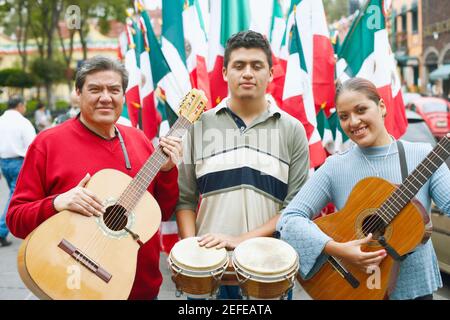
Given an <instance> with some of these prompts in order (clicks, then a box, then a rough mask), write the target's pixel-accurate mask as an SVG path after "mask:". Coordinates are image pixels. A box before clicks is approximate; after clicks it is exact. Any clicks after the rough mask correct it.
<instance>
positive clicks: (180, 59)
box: [161, 0, 192, 110]
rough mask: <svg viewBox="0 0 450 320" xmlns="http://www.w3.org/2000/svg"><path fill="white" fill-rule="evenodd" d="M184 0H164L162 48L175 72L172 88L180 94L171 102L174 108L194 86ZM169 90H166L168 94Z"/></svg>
mask: <svg viewBox="0 0 450 320" xmlns="http://www.w3.org/2000/svg"><path fill="white" fill-rule="evenodd" d="M184 3H185V1H184V0H162V21H163V24H162V31H161V49H162V52H163V55H164V58H165V60H166V62H167V65H168V66H169V69H170V70H171V72H172V74H173V76H174V77H173V80H175V82H174V83H173V84H174V85H176V86H177V88H172V89H175V90H176V91H177V93H178V94H179V95H180V97H179V99H178V101H172V102H169V104H170V105H171V107H172V108H174V109H176V110H177V109H178V103H179V102H180V101H181V98H183V96H184V95H185V94H186V93H188V92H189V90H190V89H191V88H192V86H191V82H190V78H189V72H188V69H187V65H186V51H185V42H184V39H185V34H184V31H183V19H182V18H181V17H182V14H183V7H184ZM168 94H169V91H168V90H166V95H168Z"/></svg>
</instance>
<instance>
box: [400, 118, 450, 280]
mask: <svg viewBox="0 0 450 320" xmlns="http://www.w3.org/2000/svg"><path fill="white" fill-rule="evenodd" d="M406 118H407V119H408V128H407V130H406V133H405V134H404V135H403V136H402V137H401V139H403V140H406V141H411V142H426V143H429V144H430V145H431V146H433V147H434V146H435V145H436V139H435V138H434V137H433V134H432V133H431V130H430V128H428V126H427V124H426V123H425V120H424V119H423V118H422V117H421V116H420V115H419V114H417V113H416V112H413V111H410V110H406ZM446 164H447V166H448V167H449V169H450V158H448V159H447V161H446ZM431 221H432V222H433V233H432V235H431V240H432V241H433V246H434V249H435V251H436V255H437V258H438V261H439V268H440V270H441V271H442V272H445V273H447V274H450V250H449V248H450V217H449V216H447V215H444V214H443V213H442V212H440V211H439V209H438V208H437V207H436V206H435V205H434V204H433V206H432V209H431Z"/></svg>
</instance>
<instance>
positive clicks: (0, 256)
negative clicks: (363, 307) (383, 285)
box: [0, 177, 450, 300]
mask: <svg viewBox="0 0 450 320" xmlns="http://www.w3.org/2000/svg"><path fill="white" fill-rule="evenodd" d="M8 194H9V190H8V188H7V186H6V183H5V179H4V178H3V177H2V178H1V179H0V214H1V213H2V212H3V208H4V207H5V205H6V200H7V197H8ZM8 239H9V240H11V241H12V242H13V244H12V245H11V246H9V247H5V248H2V247H0V300H36V299H37V298H36V297H35V296H34V295H33V294H32V293H31V292H30V291H29V290H28V289H27V288H26V287H25V285H24V284H23V283H22V281H21V279H20V276H19V273H18V272H17V260H16V259H17V252H18V250H19V246H20V244H21V242H22V240H21V239H18V238H14V237H13V236H12V235H10V236H9V237H8ZM160 270H161V272H162V274H163V283H162V286H161V288H160V292H159V295H158V299H160V300H185V299H186V297H185V296H181V297H176V295H175V286H174V284H173V282H172V280H171V278H170V271H169V268H168V265H167V255H166V254H165V253H161V259H160ZM443 280H444V288H441V289H440V290H439V291H438V292H437V293H436V294H435V299H439V300H449V299H450V277H449V276H447V275H444V278H443ZM293 299H294V300H310V297H309V296H308V295H307V294H306V292H305V291H304V290H303V289H302V288H301V286H300V285H299V284H298V282H296V283H295V287H294V292H293Z"/></svg>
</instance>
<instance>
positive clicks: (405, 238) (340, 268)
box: [297, 136, 450, 300]
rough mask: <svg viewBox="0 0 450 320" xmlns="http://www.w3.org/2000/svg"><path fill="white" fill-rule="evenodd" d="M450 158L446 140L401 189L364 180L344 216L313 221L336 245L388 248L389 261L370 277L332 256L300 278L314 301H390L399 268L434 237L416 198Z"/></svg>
mask: <svg viewBox="0 0 450 320" xmlns="http://www.w3.org/2000/svg"><path fill="white" fill-rule="evenodd" d="M449 154H450V139H449V136H447V137H444V138H442V139H441V141H440V142H439V144H438V145H437V146H436V147H435V148H434V149H433V151H431V153H430V154H429V155H428V156H427V157H426V158H425V159H424V160H423V161H422V162H421V163H420V164H419V165H418V166H417V168H416V169H415V170H414V171H413V172H412V173H411V174H410V175H409V176H408V177H407V178H406V179H405V181H404V182H403V183H402V184H401V185H400V186H396V185H394V184H392V183H390V182H388V181H386V180H384V179H381V178H375V177H369V178H365V179H363V180H361V181H360V182H358V183H357V184H356V185H355V187H354V188H353V190H352V192H351V193H350V196H349V198H348V200H347V202H346V204H345V206H344V207H343V208H342V210H340V211H339V212H336V213H334V214H330V215H328V216H324V217H321V218H318V219H316V220H314V222H315V223H316V224H317V225H318V227H319V228H320V229H321V230H322V231H323V232H324V233H326V234H327V235H328V236H330V237H331V238H332V239H333V240H335V241H337V242H347V241H351V240H355V239H361V238H364V237H366V236H367V235H368V234H369V233H372V234H373V238H372V239H373V240H372V241H370V242H369V243H368V244H367V245H364V246H362V247H361V250H362V251H365V252H372V251H377V250H380V249H383V248H384V249H385V250H386V252H387V256H386V257H385V258H384V259H383V260H382V262H381V264H380V265H379V268H378V269H377V268H375V269H373V270H369V271H368V272H363V271H361V270H360V269H358V268H356V267H354V266H352V265H350V264H346V263H345V262H343V261H339V260H338V259H337V258H334V257H331V256H330V257H329V258H328V260H327V261H326V262H325V264H324V265H323V266H322V267H321V268H320V269H319V271H318V272H317V273H315V274H314V275H313V276H312V277H311V278H309V279H308V280H304V279H303V278H302V277H301V276H300V275H298V276H297V279H298V281H299V282H300V284H301V285H302V287H303V288H304V289H305V291H306V292H307V293H308V294H309V295H310V296H311V297H312V298H313V299H323V300H343V299H349V300H358V299H364V300H369V299H370V300H372V299H385V298H387V297H388V296H389V294H390V293H391V292H392V291H393V289H394V287H395V283H396V278H397V273H398V267H399V263H400V262H401V261H402V260H403V259H404V257H405V255H407V254H408V253H410V252H412V251H414V249H415V248H416V247H417V246H418V245H419V244H421V243H425V242H426V241H427V240H428V239H429V237H430V236H431V224H429V221H430V217H429V215H428V214H427V212H426V210H425V209H424V208H423V206H422V205H421V204H420V203H419V201H417V200H416V199H415V198H414V196H415V195H416V194H417V192H418V191H419V190H420V188H421V187H422V186H423V185H424V184H425V183H426V182H427V181H428V179H429V178H430V177H431V175H432V174H433V172H435V171H436V170H437V169H438V168H439V167H440V166H441V165H442V163H444V162H445V160H446V159H447V158H448V157H449ZM300 263H301V261H300Z"/></svg>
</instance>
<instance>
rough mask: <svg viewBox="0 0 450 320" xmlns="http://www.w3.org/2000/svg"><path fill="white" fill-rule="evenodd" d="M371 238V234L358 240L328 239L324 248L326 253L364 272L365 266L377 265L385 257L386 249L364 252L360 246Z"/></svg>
mask: <svg viewBox="0 0 450 320" xmlns="http://www.w3.org/2000/svg"><path fill="white" fill-rule="evenodd" d="M370 240H372V234H369V235H368V236H367V237H365V238H363V239H359V240H353V241H348V242H336V241H334V240H331V241H329V242H328V243H327V244H326V245H325V248H324V251H325V253H326V254H328V255H330V256H333V257H336V258H340V259H342V260H344V261H345V262H347V263H350V264H352V265H354V266H355V267H357V268H359V269H360V270H361V271H363V272H366V270H367V268H369V267H372V266H378V265H379V264H380V263H381V261H382V260H383V259H384V258H385V257H386V250H384V249H382V250H378V251H373V252H364V251H362V250H361V246H362V245H365V244H367V243H369V242H370Z"/></svg>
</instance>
